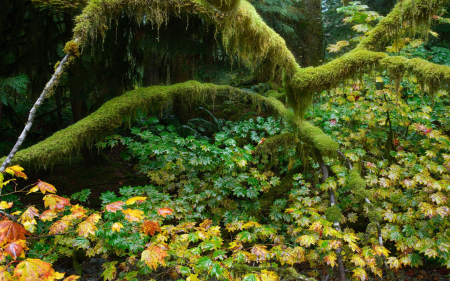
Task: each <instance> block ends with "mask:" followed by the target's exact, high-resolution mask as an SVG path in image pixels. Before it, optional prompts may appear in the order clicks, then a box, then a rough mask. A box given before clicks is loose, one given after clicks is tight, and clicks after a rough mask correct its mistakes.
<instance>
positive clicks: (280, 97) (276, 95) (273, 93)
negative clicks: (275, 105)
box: [266, 90, 286, 102]
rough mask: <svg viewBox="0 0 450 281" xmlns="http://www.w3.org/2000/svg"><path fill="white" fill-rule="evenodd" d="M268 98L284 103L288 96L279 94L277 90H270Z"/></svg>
mask: <svg viewBox="0 0 450 281" xmlns="http://www.w3.org/2000/svg"><path fill="white" fill-rule="evenodd" d="M266 97H269V98H276V99H277V100H279V101H281V102H283V101H284V100H285V97H286V94H285V93H279V92H277V91H275V90H270V91H268V92H267V93H266Z"/></svg>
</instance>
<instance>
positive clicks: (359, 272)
mask: <svg viewBox="0 0 450 281" xmlns="http://www.w3.org/2000/svg"><path fill="white" fill-rule="evenodd" d="M353 277H356V278H359V280H361V281H364V280H367V273H366V271H365V270H364V269H363V268H360V267H358V268H356V269H354V270H353Z"/></svg>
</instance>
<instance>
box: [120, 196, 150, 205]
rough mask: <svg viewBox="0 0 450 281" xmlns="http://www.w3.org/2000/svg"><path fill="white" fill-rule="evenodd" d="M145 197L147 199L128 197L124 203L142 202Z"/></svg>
mask: <svg viewBox="0 0 450 281" xmlns="http://www.w3.org/2000/svg"><path fill="white" fill-rule="evenodd" d="M145 199H147V197H142V196H137V197H133V198H130V199H128V200H127V202H125V204H127V205H131V204H134V203H142V202H144V201H145Z"/></svg>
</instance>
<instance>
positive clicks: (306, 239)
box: [296, 235, 316, 247]
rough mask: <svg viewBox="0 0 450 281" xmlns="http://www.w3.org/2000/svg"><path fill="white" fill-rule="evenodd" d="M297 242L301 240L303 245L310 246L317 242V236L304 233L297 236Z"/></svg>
mask: <svg viewBox="0 0 450 281" xmlns="http://www.w3.org/2000/svg"><path fill="white" fill-rule="evenodd" d="M296 242H299V243H300V244H301V245H302V246H306V247H309V246H310V245H311V244H313V245H314V244H315V243H316V238H315V237H314V236H311V235H302V236H300V237H299V238H297V240H296Z"/></svg>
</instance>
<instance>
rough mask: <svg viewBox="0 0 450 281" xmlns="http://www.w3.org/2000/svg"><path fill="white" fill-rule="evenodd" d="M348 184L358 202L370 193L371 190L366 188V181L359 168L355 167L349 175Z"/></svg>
mask: <svg viewBox="0 0 450 281" xmlns="http://www.w3.org/2000/svg"><path fill="white" fill-rule="evenodd" d="M346 185H347V186H348V187H349V188H350V190H351V192H352V193H353V195H354V196H355V199H356V200H357V201H358V202H361V201H363V200H364V199H365V198H368V197H369V195H370V193H369V191H368V190H366V181H365V180H364V179H363V178H361V175H360V174H359V171H358V169H357V168H353V169H352V170H351V171H350V173H349V175H348V177H347V181H346Z"/></svg>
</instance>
